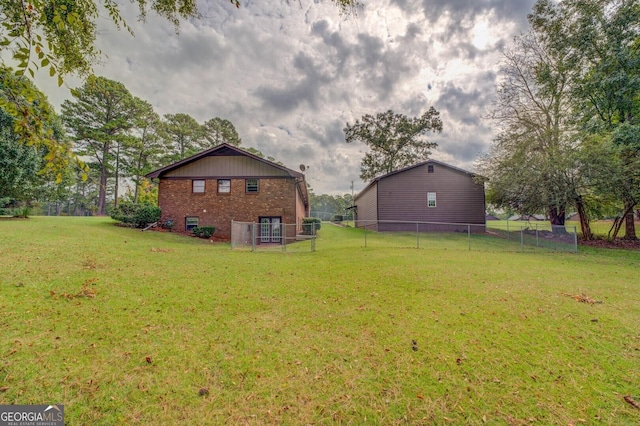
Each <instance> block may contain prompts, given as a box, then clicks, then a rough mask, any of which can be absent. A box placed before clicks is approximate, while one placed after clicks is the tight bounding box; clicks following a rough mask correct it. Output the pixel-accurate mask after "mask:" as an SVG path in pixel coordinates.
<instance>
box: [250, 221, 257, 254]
mask: <svg viewBox="0 0 640 426" xmlns="http://www.w3.org/2000/svg"><path fill="white" fill-rule="evenodd" d="M251 251H256V224H255V222H252V223H251Z"/></svg>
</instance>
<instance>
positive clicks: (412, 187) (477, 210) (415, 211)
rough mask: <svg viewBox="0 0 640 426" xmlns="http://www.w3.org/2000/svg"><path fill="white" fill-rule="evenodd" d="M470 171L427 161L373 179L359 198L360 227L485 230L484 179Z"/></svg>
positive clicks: (357, 218)
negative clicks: (480, 179)
mask: <svg viewBox="0 0 640 426" xmlns="http://www.w3.org/2000/svg"><path fill="white" fill-rule="evenodd" d="M475 177H476V175H475V174H474V173H471V172H468V171H466V170H463V169H460V168H457V167H454V166H451V165H449V164H445V163H442V162H440V161H436V160H427V161H424V162H422V163H418V164H415V165H413V166H410V167H407V168H404V169H401V170H397V171H395V172H391V173H388V174H386V175H383V176H380V177H377V178H376V179H374V180H373V181H371V182H370V183H369V184H368V185H367V186H366V187H365V188H364V189H363V190H362V191H361V192H360V193H359V194H358V195H356V196H355V199H354V207H355V211H356V220H357V222H356V226H358V227H366V228H367V229H373V230H376V231H403V230H408V231H415V230H416V227H417V226H418V225H417V223H418V222H421V223H422V224H420V225H419V229H420V230H421V231H460V232H466V230H467V229H469V227H464V226H460V225H462V224H464V225H474V226H473V227H472V230H471V232H484V231H485V227H484V225H485V193H484V184H483V183H482V182H481V181H478V180H476V179H474V178H475Z"/></svg>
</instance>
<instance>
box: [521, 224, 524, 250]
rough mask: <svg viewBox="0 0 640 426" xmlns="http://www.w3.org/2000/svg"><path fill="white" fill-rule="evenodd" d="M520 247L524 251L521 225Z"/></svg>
mask: <svg viewBox="0 0 640 426" xmlns="http://www.w3.org/2000/svg"><path fill="white" fill-rule="evenodd" d="M520 248H521V250H522V252H523V253H524V230H523V229H522V226H521V227H520Z"/></svg>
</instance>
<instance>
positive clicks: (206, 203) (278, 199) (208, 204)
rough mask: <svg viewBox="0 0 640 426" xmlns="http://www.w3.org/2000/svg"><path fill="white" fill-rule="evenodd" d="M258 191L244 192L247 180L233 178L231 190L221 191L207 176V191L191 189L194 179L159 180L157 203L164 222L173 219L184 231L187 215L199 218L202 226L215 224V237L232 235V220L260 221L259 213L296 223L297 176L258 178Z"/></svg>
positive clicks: (214, 181) (215, 180) (214, 180)
mask: <svg viewBox="0 0 640 426" xmlns="http://www.w3.org/2000/svg"><path fill="white" fill-rule="evenodd" d="M259 182H260V183H259V192H258V193H257V194H247V193H245V180H244V179H231V192H230V193H227V194H218V181H217V179H206V181H205V192H204V194H194V193H193V192H192V183H191V179H160V187H159V193H158V205H159V206H160V208H161V209H162V219H161V220H163V221H165V220H167V219H173V221H174V224H175V225H174V229H175V230H177V231H184V230H185V217H187V216H196V217H198V225H199V226H215V227H216V232H215V234H214V235H215V236H216V237H221V238H229V237H231V221H232V220H236V221H239V222H258V219H259V217H260V216H281V217H282V222H283V223H296V188H295V179H293V178H283V179H269V178H261V179H260V180H259Z"/></svg>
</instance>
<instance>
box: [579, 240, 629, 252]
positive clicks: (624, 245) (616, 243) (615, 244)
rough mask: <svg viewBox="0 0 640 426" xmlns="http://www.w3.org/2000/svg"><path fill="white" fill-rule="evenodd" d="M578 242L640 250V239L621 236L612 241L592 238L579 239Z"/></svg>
mask: <svg viewBox="0 0 640 426" xmlns="http://www.w3.org/2000/svg"><path fill="white" fill-rule="evenodd" d="M578 244H579V245H581V246H588V247H599V248H609V249H623V250H640V240H625V239H621V238H617V239H615V240H612V241H609V240H605V239H596V240H590V241H585V240H578Z"/></svg>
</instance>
